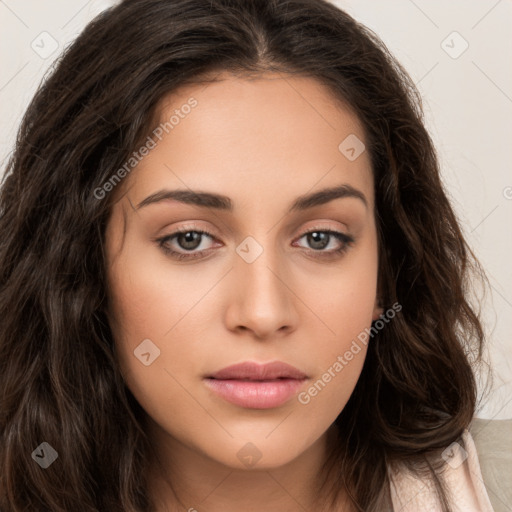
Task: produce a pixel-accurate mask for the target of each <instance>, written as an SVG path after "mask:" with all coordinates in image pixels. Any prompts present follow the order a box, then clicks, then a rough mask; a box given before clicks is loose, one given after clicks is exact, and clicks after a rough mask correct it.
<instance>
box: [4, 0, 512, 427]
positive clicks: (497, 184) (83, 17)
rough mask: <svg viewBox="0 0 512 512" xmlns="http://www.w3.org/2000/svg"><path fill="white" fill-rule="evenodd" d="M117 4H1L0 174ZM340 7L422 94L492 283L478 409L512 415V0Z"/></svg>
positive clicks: (362, 1) (83, 0) (417, 0)
mask: <svg viewBox="0 0 512 512" xmlns="http://www.w3.org/2000/svg"><path fill="white" fill-rule="evenodd" d="M112 3H114V2H111V1H108V0H90V1H87V0H71V1H69V0H68V1H65V0H45V1H44V2H41V1H40V0H39V1H38V0H0V29H1V30H0V48H1V50H0V59H1V69H2V73H1V76H0V107H1V109H2V116H1V117H0V160H1V162H2V165H1V167H0V174H1V173H2V172H3V170H4V168H5V163H6V160H7V158H8V156H9V154H10V153H11V151H12V146H13V143H14V141H15V137H16V129H17V127H18V124H19V122H20V119H21V116H22V114H23V111H24V109H25V108H26V106H27V105H28V102H29V100H30V99H31V97H32V95H33V94H34V92H35V90H36V88H37V86H38V84H39V83H40V81H41V80H42V79H43V76H44V74H45V72H46V71H47V70H48V69H49V68H50V66H51V65H52V62H53V61H54V59H55V58H56V57H57V56H58V55H59V53H60V52H61V51H62V49H63V48H64V47H65V46H67V45H68V44H69V43H70V42H71V41H72V40H73V39H74V38H75V37H76V35H78V33H79V32H80V31H81V29H82V28H83V27H84V25H85V24H86V23H87V22H88V21H89V20H90V19H91V18H92V17H93V16H94V15H96V14H97V13H98V12H100V11H101V10H102V9H103V8H105V7H107V6H109V5H111V4H112ZM335 3H336V4H337V5H339V6H340V7H341V8H343V9H345V10H346V11H347V12H348V13H350V14H351V15H353V16H354V17H355V18H356V19H358V20H359V21H361V22H362V23H364V24H365V25H367V26H368V27H369V28H371V29H372V30H374V31H375V32H376V33H377V34H378V35H379V36H380V37H381V38H382V39H383V40H384V42H385V43H386V44H387V46H388V47H389V49H390V50H391V51H392V53H394V54H395V56H396V57H397V58H398V59H399V61H400V62H401V63H402V64H403V65H404V66H405V68H406V69H407V70H408V71H409V73H410V75H411V76H412V77H413V79H414V81H415V82H416V84H417V85H418V87H419V90H420V92H421V93H422V95H423V98H424V109H425V116H426V122H427V126H428V128H429V130H430V132H431V134H432V136H433V138H434V141H435V142H436V145H437V148H438V151H439V156H440V159H441V163H442V169H443V175H444V180H445V183H446V185H447V187H448V190H449V193H450V196H451V198H452V200H453V203H454V206H455V208H456V210H457V213H458V215H459V218H460V219H461V222H462V223H463V226H464V230H465V234H466V236H467V239H468V241H469V243H470V244H471V245H472V247H473V248H474V250H475V252H476V254H477V256H478V257H479V258H480V261H481V262H482V264H483V265H484V267H485V268H486V270H487V272H488V275H489V279H490V282H491V285H492V293H491V295H490V296H489V297H488V299H487V301H486V302H485V303H484V318H485V322H486V327H487V330H488V332H489V350H490V356H489V357H490V358H491V359H492V363H493V366H494V369H495V376H494V389H493V391H492V393H491V394H490V395H489V396H488V398H487V399H486V400H485V402H484V404H483V407H482V408H481V409H480V410H479V412H478V416H480V417H483V418H496V419H505V418H512V337H511V332H512V265H511V258H510V255H511V254H512V172H511V160H512V153H511V151H510V145H511V141H512V67H511V65H510V62H511V57H512V38H511V36H510V34H511V28H512V2H511V1H510V0H478V1H471V2H468V1H467V0H466V1H464V0H451V1H450V2H446V1H444V0H428V1H427V0H386V1H380V2H377V1H375V0H374V1H373V2H370V0H337V1H336V2H335ZM454 32H456V33H454ZM53 46H55V50H54V51H53V53H51V52H52V50H53ZM47 54H48V55H47ZM49 108H51V106H49ZM56 136H58V135H56ZM507 254H508V256H507Z"/></svg>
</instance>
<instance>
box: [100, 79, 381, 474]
mask: <svg viewBox="0 0 512 512" xmlns="http://www.w3.org/2000/svg"><path fill="white" fill-rule="evenodd" d="M191 98H192V99H191ZM184 105H194V106H193V107H190V108H186V107H184ZM159 113H160V117H161V119H160V121H162V122H165V121H169V119H171V116H173V115H174V119H173V121H171V122H172V128H170V126H171V125H170V124H168V125H167V131H168V133H166V131H165V130H164V131H163V136H161V134H160V132H154V133H157V134H159V135H160V137H158V136H156V135H151V137H152V139H153V140H155V141H156V142H157V144H156V146H155V147H153V148H152V149H150V151H149V152H148V154H147V155H146V156H144V157H143V158H142V160H141V161H140V163H139V164H138V165H137V166H136V168H135V169H134V170H133V171H132V172H131V173H130V174H129V176H128V177H126V178H125V180H124V182H123V183H122V184H121V185H120V186H119V187H120V190H121V186H122V187H123V188H122V191H123V194H120V199H119V201H117V202H116V204H115V206H114V208H113V211H112V215H111V218H110V220H109V224H108V227H107V233H106V248H107V257H108V282H109V296H110V320H111V324H112V329H113V333H114V337H115V344H116V350H117V352H118V358H119V363H120V365H121V368H122V372H123V374H124V376H125V379H126V383H127V386H128V387H129V389H130V390H131V392H132V393H133V395H134V396H135V398H136V399H137V400H138V402H139V403H140V404H141V406H142V407H143V409H144V410H145V412H146V413H147V415H148V418H149V421H150V424H151V425H152V428H153V430H152V432H153V433H154V435H155V436H156V437H157V439H158V442H161V443H166V445H167V446H181V447H186V448H187V449H188V450H189V451H191V452H193V453H194V454H196V455H203V456H206V457H208V458H209V459H210V460H214V461H217V462H219V463H222V464H224V465H226V466H229V467H237V468H240V467H243V465H244V464H246V466H247V465H248V463H249V461H250V460H257V466H258V468H275V467H278V466H281V465H284V464H286V463H289V462H290V461H292V460H293V459H294V458H296V457H298V456H299V455H300V454H302V453H304V452H306V451H307V450H308V449H309V448H310V447H311V446H313V445H314V444H315V443H316V442H317V441H318V440H319V439H321V438H322V437H323V436H324V435H325V434H326V432H327V430H328V428H329V427H330V426H331V424H332V423H333V421H334V420H335V418H336V417H337V416H338V414H339V413H340V412H341V410H342V409H343V407H344V406H345V404H346V402H347V400H348V399H349V397H350V395H351V393H352V391H353V389H354V386H355V384H356V382H357V380H358V378H359V375H360V373H361V369H362V365H363V362H364V358H365V354H366V345H365V344H364V343H361V341H358V336H359V335H360V334H361V333H362V332H364V330H365V328H369V327H370V326H371V322H372V319H376V318H377V317H378V316H379V314H380V313H381V312H382V311H381V310H380V309H379V308H378V307H377V296H376V289H377V262H378V251H377V236H376V227H375V221H374V197H373V178H372V172H371V167H370V160H369V155H368V154H367V152H366V151H364V149H363V146H362V144H364V140H365V137H364V133H363V129H362V126H361V125H360V123H359V122H358V119H357V118H356V117H355V116H354V115H353V114H352V113H351V112H350V111H349V110H348V109H347V108H344V107H342V106H341V105H340V104H339V103H336V102H335V100H334V98H333V97H332V96H331V94H330V92H329V91H328V90H327V89H325V88H324V87H323V86H322V85H321V84H319V83H318V82H316V81H315V80H313V79H311V78H305V77H304V78H298V77H291V76H283V75H277V74H267V75H261V76H260V77H259V78H257V79H248V78H240V77H235V76H233V75H229V74H223V75H221V76H220V77H219V81H217V82H213V83H210V84H209V85H207V86H206V87H205V85H204V84H202V85H199V84H196V85H190V84H188V85H187V86H184V87H183V88H182V89H180V90H178V91H176V92H174V93H173V94H172V95H171V96H169V97H167V98H166V99H165V101H163V102H162V104H161V106H160V110H159ZM177 120H178V121H177ZM347 137H348V139H347ZM160 138H161V140H160ZM149 146H153V144H151V143H150V144H149ZM324 189H336V191H335V192H331V193H325V194H319V193H320V192H321V191H323V190H324ZM176 191H182V192H183V193H182V194H181V195H177V194H176ZM116 192H118V191H116ZM193 192H194V193H196V194H195V195H194V193H193ZM197 193H201V194H207V195H203V196H201V195H198V194H197ZM232 365H239V366H235V367H234V368H231V369H229V368H228V367H231V366H232ZM264 365H267V366H264ZM226 368H228V369H227V370H224V369H226ZM222 370H224V371H222Z"/></svg>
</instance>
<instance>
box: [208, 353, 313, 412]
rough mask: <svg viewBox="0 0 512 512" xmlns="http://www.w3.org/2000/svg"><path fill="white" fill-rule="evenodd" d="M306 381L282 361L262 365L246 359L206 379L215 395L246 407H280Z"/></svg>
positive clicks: (298, 372)
mask: <svg viewBox="0 0 512 512" xmlns="http://www.w3.org/2000/svg"><path fill="white" fill-rule="evenodd" d="M306 380H308V376H307V375H306V374H305V373H303V372H302V371H300V370H299V369H297V368H295V367H294V366H291V365H289V364H287V363H283V362H280V361H277V362H273V363H268V364H263V365H261V364H258V363H253V362H244V363H240V364H236V365H233V366H228V367H227V368H224V369H222V370H220V371H218V372H216V373H214V374H212V375H208V376H206V377H205V378H204V382H205V384H206V386H207V387H208V388H209V389H210V390H211V391H213V392H214V393H215V394H216V395H218V396H220V397H221V398H223V399H224V400H226V401H227V402H230V403H232V404H234V405H237V406H239V407H243V408H247V409H272V408H275V407H279V406H281V405H283V404H285V403H286V402H288V400H290V399H291V398H292V397H293V396H294V395H295V394H297V392H298V390H299V389H300V387H301V386H302V385H303V384H304V382H305V381H306Z"/></svg>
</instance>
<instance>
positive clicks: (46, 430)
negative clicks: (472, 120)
mask: <svg viewBox="0 0 512 512" xmlns="http://www.w3.org/2000/svg"><path fill="white" fill-rule="evenodd" d="M419 105H420V102H419V97H418V95H417V92H416V90H415V88H414V86H413V84H412V83H411V80H410V78H409V77H408V76H407V74H406V73H405V71H404V70H403V69H402V68H401V67H400V65H399V64H398V63H397V62H396V61H395V60H394V59H393V58H392V57H391V56H390V55H389V53H388V52H387V50H386V48H385V47H384V45H383V43H382V42H380V41H379V40H378V38H377V37H376V36H375V35H374V34H373V33H371V32H370V31H368V30H367V29H365V28H364V27H362V26H361V25H359V24H358V23H357V22H355V21H354V20H353V19H352V18H351V17H350V16H348V15H347V14H345V13H344V12H342V11H341V10H339V9H338V8H336V7H335V6H333V5H331V4H329V3H327V2H325V1H323V0H320V1H319V0H292V1H287V2H285V1H281V0H276V1H268V0H266V1H264V0H244V1H242V0H237V1H234V0H212V1H210V0H208V1H206V0H174V1H165V0H137V1H136V0H125V1H123V2H121V3H120V4H119V5H118V6H117V7H115V8H113V9H110V10H108V11H107V12H105V13H103V14H102V15H100V16H99V17H98V18H96V19H95V20H94V21H93V22H92V23H90V24H89V25H88V26H87V28H86V29H85V30H84V32H83V33H82V34H81V35H80V36H79V37H78V39H77V40H76V41H75V43H74V44H73V45H72V46H71V47H70V48H69V49H68V50H67V51H66V52H65V55H64V56H63V57H62V58H61V60H60V62H59V63H58V65H57V67H56V69H55V70H54V72H53V73H52V74H51V76H50V77H49V78H48V79H47V80H46V82H45V83H44V84H43V86H42V87H41V89H40V90H39V91H38V93H37V94H36V96H35V98H34V100H33V102H32V104H31V105H30V107H29V109H28V111H27V113H26V115H25V118H24V120H23V123H22V126H21V129H20V133H19V139H18V143H17V147H16V151H15V153H14V155H13V157H12V159H11V161H10V162H9V165H8V169H7V172H6V178H5V181H4V183H3V186H2V190H1V197H0V204H1V212H2V213H1V218H0V232H1V234H2V237H1V240H2V241H1V244H0V318H1V319H2V320H1V322H2V323H1V329H0V350H1V352H2V357H1V358H0V361H1V363H0V364H1V371H0V382H1V386H0V389H1V395H0V396H1V401H0V404H1V405H0V407H1V409H0V410H1V416H0V418H1V422H0V435H1V442H0V461H1V467H2V470H1V472H0V509H1V510H2V511H3V512H7V511H21V510H23V511H25V510H52V511H69V510H74V509H79V510H83V511H107V510H108V511H113V510H120V511H121V510H123V511H149V510H154V511H158V512H160V511H165V510H169V511H174V510H189V511H193V510H198V511H202V510H204V511H218V510H222V511H224V512H229V511H231V510H235V509H236V510H244V511H252V510H254V511H256V510H258V511H260V510H265V511H270V512H271V511H274V510H290V511H292V510H293V511H295V510H313V509H315V510H325V511H327V510H329V511H334V510H336V511H338V510H340V511H341V510H343V511H352V510H357V511H383V510H394V511H399V510H401V511H404V512H405V511H417V510H442V511H457V510H464V511H469V510H475V511H476V510H485V511H491V510H492V508H491V505H490V503H489V499H488V497H487V494H486V491H485V489H484V487H483V484H482V483H481V480H480V478H481V475H480V470H479V466H478V460H477V456H476V452H475V450H474V445H473V442H472V439H471V436H470V435H469V433H468V431H467V427H468V425H469V423H470V421H471V419H472V417H473V414H474V410H475V401H476V390H475V378H474V374H473V369H472V367H471V365H470V362H469V361H470V360H472V361H473V363H476V362H478V361H479V358H480V356H481V353H482V345H483V338H484V336H483V332H482V327H481V324H480V321H479V318H478V315H477V314H476V313H475V311H474V309H473V308H472V306H471V305H470V303H469V301H468V299H467V296H466V293H467V291H468V286H469V285H470V278H471V277H472V276H475V277H478V276H480V277H483V272H482V270H481V268H480V266H479V264H478V262H477V261H476V259H475V258H474V255H473V253H472V252H471V250H470V248H469V247H468V246H467V244H466V242H465V240H464V238H463V236H462V234H461V230H460V228H459V226H458V224H457V220H456V218H455V215H454V213H453V210H452V208H451V206H450V204H449V201H448V200H447V197H446V194H445V192H444V190H443V187H442V185H441V182H440V178H439V169H438V163H437V160H436V156H435V152H434V148H433V146H432V142H431V140H430V138H429V136H428V134H427V132H426V130H425V128H424V126H423V123H422V117H421V110H420V107H419ZM276 190H278V191H279V193H276Z"/></svg>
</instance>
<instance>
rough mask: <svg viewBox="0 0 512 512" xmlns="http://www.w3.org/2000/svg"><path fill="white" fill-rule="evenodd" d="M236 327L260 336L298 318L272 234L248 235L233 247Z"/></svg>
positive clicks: (282, 263)
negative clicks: (235, 257) (235, 256)
mask: <svg viewBox="0 0 512 512" xmlns="http://www.w3.org/2000/svg"><path fill="white" fill-rule="evenodd" d="M236 252H237V254H238V257H237V259H236V262H235V268H234V271H235V272H234V279H235V286H236V288H237V293H236V294H235V297H236V304H232V308H234V311H236V315H235V316H236V318H232V321H234V322H235V323H236V324H238V325H239V326H240V325H243V326H244V327H246V328H249V329H251V330H253V331H258V333H259V335H261V336H263V335H265V333H266V334H267V335H268V334H270V333H271V332H272V331H274V330H277V329H280V328H282V327H283V326H290V325H292V324H293V323H294V322H295V320H296V318H297V316H296V314H295V308H294V306H293V294H292V293H291V291H290V288H289V285H288V286H287V285H286V281H287V280H288V279H289V278H288V277H287V274H288V273H287V272H284V271H283V269H284V268H285V265H286V263H285V261H284V259H283V254H282V253H281V251H280V248H279V246H278V245H277V244H276V243H275V241H274V239H273V236H272V234H265V233H263V234H258V235H250V236H247V237H246V238H245V239H244V240H243V241H242V242H241V243H240V244H239V245H238V247H237V248H236Z"/></svg>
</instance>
